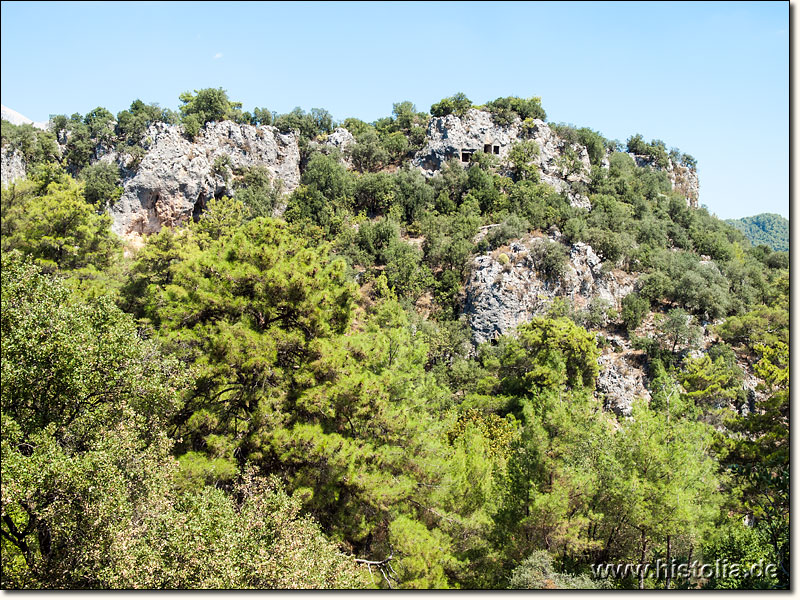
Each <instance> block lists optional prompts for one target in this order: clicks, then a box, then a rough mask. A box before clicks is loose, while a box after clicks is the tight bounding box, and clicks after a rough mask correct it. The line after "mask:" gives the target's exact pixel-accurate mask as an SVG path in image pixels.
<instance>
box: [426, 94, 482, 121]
mask: <svg viewBox="0 0 800 600" xmlns="http://www.w3.org/2000/svg"><path fill="white" fill-rule="evenodd" d="M470 108H472V101H471V100H470V99H469V98H467V96H466V95H465V94H463V93H462V92H458V93H457V94H454V95H453V96H450V97H449V98H444V99H443V100H440V101H439V102H437V103H436V104H434V105H433V106H431V115H433V116H434V117H446V116H447V115H450V114H454V115H456V116H457V117H463V116H464V115H466V114H467V111H468V110H469V109H470Z"/></svg>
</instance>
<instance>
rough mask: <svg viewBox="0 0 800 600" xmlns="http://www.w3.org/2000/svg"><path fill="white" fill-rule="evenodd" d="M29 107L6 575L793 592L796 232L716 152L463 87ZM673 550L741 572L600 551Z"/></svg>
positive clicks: (7, 347)
mask: <svg viewBox="0 0 800 600" xmlns="http://www.w3.org/2000/svg"><path fill="white" fill-rule="evenodd" d="M2 125H3V129H2V152H3V181H4V184H3V189H2V339H3V341H2V397H1V399H2V405H1V407H2V523H1V524H0V526H1V527H2V585H3V587H4V588H14V589H16V588H76V587H77V588H245V587H246V588H251V587H252V588H321V587H327V588H360V587H378V588H387V587H392V588H468V589H476V588H490V589H495V588H500V589H503V588H509V587H511V588H572V589H574V588H582V589H585V588H589V589H602V588H636V587H645V588H671V589H685V588H698V587H700V588H711V589H719V588H788V585H789V500H788V492H789V488H788V476H789V445H788V435H789V430H788V427H789V425H788V417H789V361H788V359H789V333H788V324H789V312H788V311H789V260H788V253H787V252H782V251H776V250H773V249H772V248H770V247H769V246H768V245H763V244H762V245H756V244H752V243H750V242H749V241H748V239H747V237H746V236H745V235H744V234H742V233H741V232H740V231H739V230H737V229H736V228H734V227H732V226H730V225H728V224H726V223H725V222H723V221H721V220H718V219H716V218H715V217H713V216H711V215H710V214H709V213H708V211H707V210H706V209H704V208H696V205H697V193H698V192H697V190H698V182H697V177H696V171H695V168H696V161H695V159H694V158H693V157H691V156H690V155H688V154H685V153H682V152H681V151H679V150H677V149H674V148H673V149H668V148H667V147H666V145H665V144H664V143H663V142H661V141H660V140H651V141H650V142H646V141H645V140H644V139H642V137H641V136H639V135H632V136H631V137H630V139H629V140H627V142H625V143H621V142H618V141H614V140H608V139H606V138H604V137H603V136H602V135H601V134H600V133H598V132H596V131H594V130H592V129H589V128H587V127H575V126H572V125H568V124H563V123H562V124H556V123H548V122H547V121H546V113H545V110H544V108H543V107H542V103H541V100H540V99H539V98H530V99H522V98H515V97H510V98H498V99H496V100H493V101H490V102H487V103H485V104H484V105H481V106H475V105H474V104H473V102H472V101H471V100H470V99H468V98H467V97H466V96H464V95H463V94H456V95H454V96H452V97H450V98H446V99H443V100H442V101H441V102H438V103H436V104H434V105H433V106H431V107H430V113H427V112H423V111H419V110H418V109H417V108H416V107H415V106H414V105H413V104H412V103H411V102H407V101H406V102H399V103H397V104H395V105H394V106H393V110H392V114H391V116H387V117H385V118H382V119H379V120H377V121H375V122H374V123H366V122H363V121H361V120H358V119H355V118H348V119H345V120H344V121H342V122H335V121H334V119H333V117H332V116H331V115H330V114H329V113H328V112H327V111H325V110H321V109H312V110H311V111H310V112H306V111H304V110H302V109H300V108H298V109H295V110H294V111H292V112H291V113H288V114H275V113H272V112H270V111H269V110H267V109H264V108H255V109H254V110H252V111H249V112H245V111H244V110H243V107H242V105H241V104H239V103H237V102H233V101H231V100H230V99H229V98H228V96H227V94H226V93H225V92H224V91H223V90H221V89H206V90H199V91H195V92H193V93H192V92H187V93H186V94H183V95H181V97H180V107H179V109H178V110H177V111H174V110H171V109H164V108H160V107H158V106H155V105H146V104H144V103H143V102H141V101H139V100H136V101H135V102H133V103H132V104H131V106H130V109H128V110H123V111H121V112H120V113H119V114H117V115H113V114H111V113H110V112H109V111H108V110H106V109H104V108H102V107H98V108H96V109H95V110H93V111H91V112H90V113H88V114H86V115H80V114H75V115H72V116H56V117H54V118H52V119H51V123H50V126H49V129H48V130H46V131H41V130H38V129H35V128H33V127H32V126H30V125H21V126H14V125H12V124H10V123H8V122H6V121H3V124H2ZM443 132H447V133H448V135H444V133H443ZM454 144H455V145H454ZM658 559H661V560H662V561H670V560H675V561H677V562H679V563H690V562H691V561H693V560H699V561H702V562H704V563H712V564H713V563H714V562H715V561H717V560H725V561H728V562H730V563H738V564H740V565H742V569H741V571H737V572H734V573H731V572H726V574H725V575H724V576H712V577H708V576H702V577H701V576H697V575H696V574H695V575H688V576H687V575H686V574H684V575H682V576H671V577H666V578H664V577H661V578H652V577H647V578H645V577H641V578H637V577H634V576H633V575H629V576H627V577H619V578H613V577H611V578H602V577H597V576H595V573H593V570H592V565H596V564H598V563H617V562H622V563H651V562H652V563H654V562H655V561H656V560H658ZM759 561H762V563H764V564H766V563H770V564H774V565H775V568H774V569H772V570H768V571H764V570H763V569H762V571H760V572H758V573H755V574H753V573H751V572H750V571H749V569H750V566H751V565H753V564H756V563H758V562H759Z"/></svg>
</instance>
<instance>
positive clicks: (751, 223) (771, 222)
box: [725, 213, 789, 252]
mask: <svg viewBox="0 0 800 600" xmlns="http://www.w3.org/2000/svg"><path fill="white" fill-rule="evenodd" d="M725 222H726V223H728V224H729V225H732V226H733V227H736V229H738V230H739V231H741V232H742V233H744V234H745V235H746V236H747V239H748V240H750V243H751V244H753V245H754V246H758V245H761V244H764V245H766V246H769V247H770V248H772V249H773V250H775V251H776V252H788V251H789V219H786V218H784V217H782V216H781V215H776V214H774V213H762V214H760V215H756V216H754V217H744V218H742V219H727V220H726V221H725Z"/></svg>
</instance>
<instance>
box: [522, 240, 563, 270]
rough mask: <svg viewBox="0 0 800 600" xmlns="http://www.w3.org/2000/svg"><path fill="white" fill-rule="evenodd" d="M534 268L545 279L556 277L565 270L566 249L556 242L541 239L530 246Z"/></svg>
mask: <svg viewBox="0 0 800 600" xmlns="http://www.w3.org/2000/svg"><path fill="white" fill-rule="evenodd" d="M531 256H532V257H533V260H534V264H535V265H536V269H537V270H538V271H539V273H541V274H542V275H543V276H544V277H545V278H547V279H558V278H560V277H562V276H563V275H564V273H566V272H567V264H568V262H569V257H568V253H567V249H566V248H565V247H564V246H562V245H561V244H559V243H558V242H551V241H549V240H546V241H545V240H543V241H541V242H539V243H536V244H533V246H531Z"/></svg>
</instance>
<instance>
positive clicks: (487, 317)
mask: <svg viewBox="0 0 800 600" xmlns="http://www.w3.org/2000/svg"><path fill="white" fill-rule="evenodd" d="M557 243H558V242H555V241H551V240H549V239H547V238H523V239H522V240H517V241H514V242H511V243H510V244H509V245H508V246H507V247H502V248H498V249H497V250H495V251H494V252H492V253H489V254H484V255H482V256H478V257H477V258H475V260H474V261H473V264H472V274H471V276H470V279H469V281H468V283H467V286H466V301H465V307H464V312H465V314H466V315H467V319H468V321H469V324H470V327H471V329H472V339H473V341H474V342H475V343H478V344H480V343H482V342H486V341H488V340H491V339H494V338H495V337H498V336H500V335H505V334H508V333H511V332H512V331H513V330H514V329H515V328H516V327H517V326H518V325H520V324H522V323H526V322H528V321H530V320H531V318H533V317H534V316H536V315H541V314H544V313H545V312H547V309H548V308H549V306H550V304H551V303H552V302H553V299H554V298H557V297H558V298H564V299H566V300H568V301H571V302H572V305H573V306H574V307H575V308H576V309H583V308H585V307H586V306H587V305H588V303H589V302H590V301H592V300H594V299H601V300H605V301H606V302H608V303H609V305H611V306H612V307H615V308H617V309H619V307H620V305H621V302H622V298H624V297H625V296H626V295H628V294H629V293H631V292H632V291H633V286H634V282H635V277H634V276H632V275H630V274H627V273H623V272H621V271H611V272H608V273H604V272H603V268H602V266H603V265H602V262H601V260H600V258H599V257H598V256H597V255H596V254H595V253H594V251H593V250H592V247H591V246H589V245H588V244H584V243H582V242H579V243H577V244H574V245H572V247H571V248H570V252H569V263H568V265H567V267H566V272H565V273H564V274H563V276H561V277H548V276H546V275H545V274H543V273H542V272H541V265H539V264H537V261H538V259H537V256H539V252H540V250H541V248H537V246H540V245H542V244H557ZM501 254H505V255H506V257H507V258H508V261H506V260H505V259H504V258H501Z"/></svg>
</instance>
